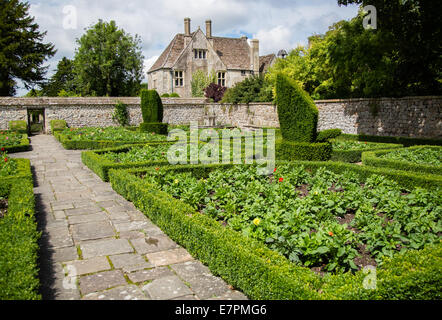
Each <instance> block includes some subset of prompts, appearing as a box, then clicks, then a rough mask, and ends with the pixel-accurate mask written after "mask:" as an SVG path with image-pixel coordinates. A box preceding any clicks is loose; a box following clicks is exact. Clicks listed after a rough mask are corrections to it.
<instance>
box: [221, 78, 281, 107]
mask: <svg viewBox="0 0 442 320" xmlns="http://www.w3.org/2000/svg"><path fill="white" fill-rule="evenodd" d="M272 101H273V93H272V85H271V83H270V82H269V81H267V80H266V79H265V78H264V76H262V75H259V76H256V75H255V76H251V77H248V78H246V79H244V80H243V81H241V82H238V83H236V84H235V85H234V86H233V87H232V88H230V89H228V90H227V92H226V93H225V95H224V97H223V100H222V102H224V103H235V104H237V103H250V102H272Z"/></svg>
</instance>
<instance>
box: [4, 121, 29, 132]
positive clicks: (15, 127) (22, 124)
mask: <svg viewBox="0 0 442 320" xmlns="http://www.w3.org/2000/svg"><path fill="white" fill-rule="evenodd" d="M9 131H12V132H17V133H23V134H26V133H28V124H27V122H26V121H24V120H16V121H9Z"/></svg>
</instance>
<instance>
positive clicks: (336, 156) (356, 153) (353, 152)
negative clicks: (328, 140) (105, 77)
mask: <svg viewBox="0 0 442 320" xmlns="http://www.w3.org/2000/svg"><path fill="white" fill-rule="evenodd" d="M332 144H333V153H332V157H331V160H332V161H343V162H352V163H353V162H360V161H361V158H362V153H363V152H366V151H374V150H381V149H394V148H402V147H403V146H402V145H401V144H391V143H375V142H367V141H355V140H344V139H335V140H333V141H332Z"/></svg>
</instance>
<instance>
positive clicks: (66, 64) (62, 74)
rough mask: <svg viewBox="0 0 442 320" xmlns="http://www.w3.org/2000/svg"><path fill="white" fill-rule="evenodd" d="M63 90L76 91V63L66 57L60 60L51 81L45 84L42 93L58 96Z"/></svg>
mask: <svg viewBox="0 0 442 320" xmlns="http://www.w3.org/2000/svg"><path fill="white" fill-rule="evenodd" d="M61 91H64V92H72V93H74V92H75V91H76V88H75V74H74V63H73V61H72V60H70V59H68V58H66V57H63V59H61V60H60V61H59V62H58V64H57V70H56V72H55V74H54V75H53V76H52V77H51V79H50V80H49V82H48V83H47V84H46V85H44V86H43V89H42V94H43V95H44V96H49V97H57V96H58V95H59V93H60V92H61Z"/></svg>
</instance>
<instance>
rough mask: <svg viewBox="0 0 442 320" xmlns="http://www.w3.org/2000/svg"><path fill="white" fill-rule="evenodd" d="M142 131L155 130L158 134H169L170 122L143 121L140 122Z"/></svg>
mask: <svg viewBox="0 0 442 320" xmlns="http://www.w3.org/2000/svg"><path fill="white" fill-rule="evenodd" d="M139 130H140V132H153V133H157V134H167V132H168V124H167V123H160V122H153V123H147V122H143V123H141V124H140V129H139Z"/></svg>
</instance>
